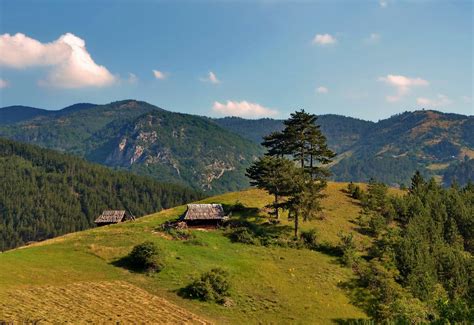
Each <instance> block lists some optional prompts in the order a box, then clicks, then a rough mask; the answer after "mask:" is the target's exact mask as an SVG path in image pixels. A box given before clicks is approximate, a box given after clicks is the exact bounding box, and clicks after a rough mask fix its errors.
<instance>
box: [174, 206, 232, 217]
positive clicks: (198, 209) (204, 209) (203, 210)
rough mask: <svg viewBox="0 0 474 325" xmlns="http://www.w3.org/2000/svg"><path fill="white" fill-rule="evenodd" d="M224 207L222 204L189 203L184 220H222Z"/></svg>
mask: <svg viewBox="0 0 474 325" xmlns="http://www.w3.org/2000/svg"><path fill="white" fill-rule="evenodd" d="M222 219H224V209H223V208H222V205H220V204H188V209H187V211H186V213H185V215H184V216H183V218H182V220H222Z"/></svg>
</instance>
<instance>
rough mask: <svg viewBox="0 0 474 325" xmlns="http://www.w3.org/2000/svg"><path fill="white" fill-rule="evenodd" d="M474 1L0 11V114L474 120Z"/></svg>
mask: <svg viewBox="0 0 474 325" xmlns="http://www.w3.org/2000/svg"><path fill="white" fill-rule="evenodd" d="M473 7H474V6H473V1H470V0H460V1H415V0H413V1H409V0H405V1H401V0H373V1H370V0H366V1H364V0H360V1H359V0H357V1H356V0H347V1H343V0H339V1H329V0H328V1H277V0H261V1H250V0H248V1H198V0H196V1H152V0H146V1H145V0H138V1H131V0H130V1H124V0H118V1H112V0H107V1H106V0H94V1H87V0H81V1H79V0H68V1H60V0H55V1H52V0H43V1H27V0H18V1H13V0H0V107H4V106H9V105H25V106H33V107H38V108H46V109H53V110H56V109H61V108H63V107H66V106H68V105H71V104H74V103H79V102H89V103H96V104H106V103H109V102H112V101H117V100H122V99H137V100H143V101H146V102H149V103H151V104H154V105H156V106H159V107H161V108H164V109H167V110H170V111H175V112H184V113H191V114H197V115H206V116H213V117H219V116H228V115H233V116H241V117H246V118H260V117H273V118H286V117H287V116H288V115H289V114H290V113H291V112H293V111H295V110H297V109H305V110H306V111H309V112H311V113H314V114H328V113H332V114H341V115H346V116H352V117H357V118H361V119H366V120H373V121H377V120H379V119H384V118H387V117H389V116H391V115H394V114H397V113H401V112H404V111H412V110H418V109H436V110H440V111H444V112H455V113H460V114H467V115H473V114H474V108H473V107H474V104H473V92H474V91H473V16H474V15H473Z"/></svg>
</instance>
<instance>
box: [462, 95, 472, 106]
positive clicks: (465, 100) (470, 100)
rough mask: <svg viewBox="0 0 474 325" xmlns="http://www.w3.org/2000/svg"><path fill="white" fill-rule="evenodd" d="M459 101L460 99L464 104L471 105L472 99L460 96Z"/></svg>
mask: <svg viewBox="0 0 474 325" xmlns="http://www.w3.org/2000/svg"><path fill="white" fill-rule="evenodd" d="M461 99H462V101H463V102H465V103H466V104H470V103H472V97H469V96H461Z"/></svg>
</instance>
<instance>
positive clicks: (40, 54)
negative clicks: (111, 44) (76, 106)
mask: <svg viewBox="0 0 474 325" xmlns="http://www.w3.org/2000/svg"><path fill="white" fill-rule="evenodd" d="M0 53H2V55H1V56H0V66H5V67H9V68H13V69H26V68H30V67H40V66H44V67H48V69H49V72H48V75H47V77H46V78H45V79H43V80H40V82H39V83H40V85H43V86H52V87H59V88H82V87H103V86H108V85H110V84H112V83H114V82H115V81H116V80H117V78H116V77H115V76H114V75H112V74H111V73H110V72H109V71H108V70H107V68H106V67H104V66H101V65H98V64H96V63H95V62H94V60H93V59H92V57H91V56H90V54H89V52H87V49H86V43H85V41H84V40H83V39H81V38H79V37H77V36H75V35H74V34H71V33H67V34H64V35H62V36H61V37H59V38H58V39H57V40H55V41H53V42H51V43H41V42H39V41H37V40H35V39H33V38H30V37H28V36H26V35H24V34H21V33H17V34H15V35H10V34H3V35H0Z"/></svg>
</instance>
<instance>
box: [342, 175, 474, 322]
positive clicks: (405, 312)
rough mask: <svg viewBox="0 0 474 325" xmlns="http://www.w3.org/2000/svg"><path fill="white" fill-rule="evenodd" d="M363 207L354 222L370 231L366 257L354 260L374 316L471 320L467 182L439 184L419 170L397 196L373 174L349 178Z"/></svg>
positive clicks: (472, 207) (473, 247)
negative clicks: (362, 180)
mask: <svg viewBox="0 0 474 325" xmlns="http://www.w3.org/2000/svg"><path fill="white" fill-rule="evenodd" d="M349 191H350V192H351V194H352V195H353V197H354V198H359V199H360V200H361V204H362V206H363V211H362V213H361V215H360V217H359V224H360V226H361V227H362V229H365V230H366V232H367V233H369V234H370V235H371V236H372V237H373V238H374V240H373V245H372V246H371V247H370V249H369V252H368V253H369V254H368V257H367V259H366V260H367V261H363V260H362V262H361V261H359V262H356V263H355V264H354V265H353V268H354V270H355V271H356V273H357V274H358V275H359V279H360V282H361V284H362V285H363V286H364V287H366V288H367V289H368V291H369V293H370V299H369V300H368V301H367V306H366V307H367V309H368V311H369V314H370V315H371V316H372V317H373V318H374V319H375V320H376V321H377V322H384V321H394V322H400V323H432V324H455V323H463V324H464V323H466V324H467V323H473V322H474V257H473V254H474V185H473V184H472V183H469V184H467V185H466V186H465V187H463V188H460V187H459V186H457V185H453V186H452V187H450V188H443V187H442V186H440V185H439V184H437V183H436V182H435V181H434V180H433V179H432V180H430V181H425V180H424V179H423V177H422V176H421V175H420V173H418V172H417V173H416V174H415V175H414V176H413V177H412V182H411V186H410V188H409V190H408V193H407V194H406V195H404V196H401V197H400V196H396V197H395V196H389V195H387V187H386V186H385V185H384V184H382V183H377V182H374V181H372V182H371V183H370V184H369V186H368V189H367V191H366V192H365V191H361V190H360V188H358V187H357V186H354V185H351V186H350V187H349Z"/></svg>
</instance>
